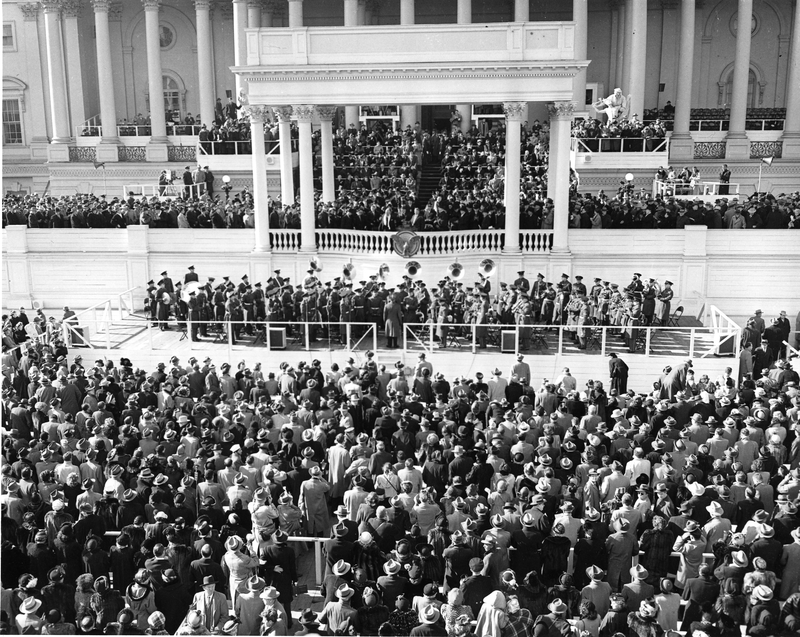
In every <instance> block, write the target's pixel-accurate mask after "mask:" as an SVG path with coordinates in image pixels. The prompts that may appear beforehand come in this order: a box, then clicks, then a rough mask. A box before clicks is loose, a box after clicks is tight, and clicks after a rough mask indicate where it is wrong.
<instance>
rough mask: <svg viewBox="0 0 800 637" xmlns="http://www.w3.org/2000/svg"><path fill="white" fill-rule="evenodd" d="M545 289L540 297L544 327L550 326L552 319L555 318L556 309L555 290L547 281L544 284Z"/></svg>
mask: <svg viewBox="0 0 800 637" xmlns="http://www.w3.org/2000/svg"><path fill="white" fill-rule="evenodd" d="M545 285H546V286H547V289H546V290H545V291H544V295H543V296H542V320H543V321H544V324H545V325H552V324H553V318H554V317H555V307H556V289H555V288H554V287H553V284H552V282H550V281H548V282H547V283H546V284H545Z"/></svg>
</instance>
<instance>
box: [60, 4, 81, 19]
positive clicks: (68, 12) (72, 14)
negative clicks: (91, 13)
mask: <svg viewBox="0 0 800 637" xmlns="http://www.w3.org/2000/svg"><path fill="white" fill-rule="evenodd" d="M62 6H63V8H64V17H65V18H80V17H81V11H82V10H83V2H82V1H81V0H64V3H63V5H62Z"/></svg>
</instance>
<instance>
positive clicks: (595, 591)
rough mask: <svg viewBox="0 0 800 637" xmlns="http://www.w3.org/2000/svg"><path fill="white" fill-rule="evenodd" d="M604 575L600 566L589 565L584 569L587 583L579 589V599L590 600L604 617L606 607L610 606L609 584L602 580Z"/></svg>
mask: <svg viewBox="0 0 800 637" xmlns="http://www.w3.org/2000/svg"><path fill="white" fill-rule="evenodd" d="M605 576H606V572H605V571H604V570H603V569H602V568H600V567H599V566H594V565H593V566H590V567H589V568H587V569H586V577H588V578H589V583H588V584H587V585H586V586H584V587H583V590H581V599H582V600H584V599H585V600H588V601H590V602H592V603H593V604H594V607H595V609H596V610H597V614H598V615H599V616H600V617H605V614H606V613H607V612H608V609H609V608H611V601H610V600H611V585H610V584H609V583H608V582H605V581H603V580H604V579H605Z"/></svg>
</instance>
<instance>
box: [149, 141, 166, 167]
mask: <svg viewBox="0 0 800 637" xmlns="http://www.w3.org/2000/svg"><path fill="white" fill-rule="evenodd" d="M144 152H145V158H146V159H147V161H148V162H165V161H168V160H169V156H168V153H167V144H166V143H160V142H154V141H153V139H151V140H150V143H149V144H148V145H147V146H145V151H144Z"/></svg>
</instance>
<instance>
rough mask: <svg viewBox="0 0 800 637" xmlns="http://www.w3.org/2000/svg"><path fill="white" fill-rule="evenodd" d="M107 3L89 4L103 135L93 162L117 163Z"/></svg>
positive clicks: (114, 102) (115, 113)
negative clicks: (91, 12) (92, 24)
mask: <svg viewBox="0 0 800 637" xmlns="http://www.w3.org/2000/svg"><path fill="white" fill-rule="evenodd" d="M110 4H111V3H110V2H109V0H93V2H92V5H93V6H94V32H95V46H96V48H97V83H98V86H100V87H101V89H100V91H99V94H100V120H101V130H102V133H103V136H102V139H101V140H100V147H98V149H97V161H118V157H117V144H119V137H117V105H116V99H115V98H114V71H113V68H112V63H111V36H110V35H109V30H108V7H109V5H110Z"/></svg>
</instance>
